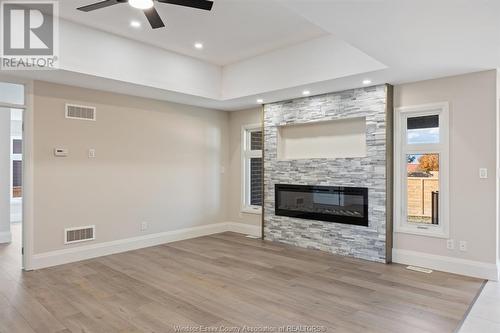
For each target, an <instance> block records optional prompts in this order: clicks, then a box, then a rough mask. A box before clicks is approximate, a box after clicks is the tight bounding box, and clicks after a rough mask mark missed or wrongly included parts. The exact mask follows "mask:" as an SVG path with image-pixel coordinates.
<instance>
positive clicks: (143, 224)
mask: <svg viewBox="0 0 500 333" xmlns="http://www.w3.org/2000/svg"><path fill="white" fill-rule="evenodd" d="M145 230H148V222H142V223H141V231H145Z"/></svg>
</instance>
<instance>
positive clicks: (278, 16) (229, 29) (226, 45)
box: [59, 0, 326, 65]
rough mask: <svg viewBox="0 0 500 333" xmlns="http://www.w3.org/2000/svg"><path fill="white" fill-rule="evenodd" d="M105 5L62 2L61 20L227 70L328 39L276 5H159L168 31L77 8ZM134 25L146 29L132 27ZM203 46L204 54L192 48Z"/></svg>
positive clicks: (132, 14)
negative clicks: (206, 7)
mask: <svg viewBox="0 0 500 333" xmlns="http://www.w3.org/2000/svg"><path fill="white" fill-rule="evenodd" d="M98 1H101V0H64V1H60V2H59V3H60V9H59V11H60V16H61V17H62V18H64V19H67V20H69V21H73V22H77V23H79V24H82V25H86V26H89V27H92V28H96V29H100V30H103V31H107V32H111V33H114V34H118V35H121V36H124V37H127V38H131V39H134V40H138V41H141V42H145V43H148V44H151V45H154V46H158V47H161V48H164V49H167V50H170V51H175V52H178V53H181V54H185V55H189V56H192V57H195V58H198V59H202V60H205V61H207V62H210V63H213V64H217V65H227V64H231V63H234V62H238V61H241V60H243V59H247V58H250V57H253V56H256V55H260V54H263V53H266V52H269V51H273V50H276V49H279V48H282V47H285V46H288V45H292V44H296V43H300V42H302V41H305V40H308V39H311V38H315V37H319V36H321V35H325V34H326V33H325V32H324V31H323V30H322V29H321V28H319V27H318V26H316V25H315V24H313V23H311V22H309V21H307V20H306V19H304V18H302V17H301V16H300V15H298V14H296V13H295V12H294V11H292V10H289V9H288V8H286V7H284V6H282V5H281V4H279V3H277V2H276V1H274V0H215V1H214V6H213V8H212V11H210V12H208V11H204V10H198V9H193V8H186V7H182V6H176V5H170V4H162V3H156V4H155V8H156V9H157V11H158V12H159V14H160V16H161V17H162V19H163V21H164V22H165V25H166V28H163V29H156V30H152V29H151V27H150V25H149V23H148V21H147V20H146V18H145V16H144V14H143V13H142V11H140V10H137V9H134V8H132V7H130V6H129V5H128V4H126V3H123V4H118V5H114V6H111V7H108V8H102V9H99V10H96V11H92V12H88V13H85V12H81V11H78V10H76V8H78V7H81V6H83V5H88V4H91V3H94V2H98ZM132 20H137V21H139V22H141V23H142V26H141V28H139V29H136V28H132V27H131V26H130V22H131V21H132ZM195 42H202V43H203V45H204V49H203V50H197V49H195V48H194V47H193V45H194V43H195Z"/></svg>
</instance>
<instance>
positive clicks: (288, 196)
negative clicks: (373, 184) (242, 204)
mask: <svg viewBox="0 0 500 333" xmlns="http://www.w3.org/2000/svg"><path fill="white" fill-rule="evenodd" d="M274 189H275V214H276V215H279V216H290V217H296V218H300V219H308V220H319V221H326V222H337V223H345V224H354V225H360V226H368V189H367V188H364V187H339V186H310V185H289V184H275V187H274Z"/></svg>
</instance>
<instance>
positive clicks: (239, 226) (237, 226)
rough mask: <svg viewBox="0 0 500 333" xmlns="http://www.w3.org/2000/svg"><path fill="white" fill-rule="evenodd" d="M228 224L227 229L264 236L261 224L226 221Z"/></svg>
mask: <svg viewBox="0 0 500 333" xmlns="http://www.w3.org/2000/svg"><path fill="white" fill-rule="evenodd" d="M226 224H227V226H228V230H227V231H232V232H237V233H239V234H245V235H251V236H256V237H260V236H262V228H261V226H260V225H251V224H244V223H237V222H226Z"/></svg>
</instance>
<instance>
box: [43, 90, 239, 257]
mask: <svg viewBox="0 0 500 333" xmlns="http://www.w3.org/2000/svg"><path fill="white" fill-rule="evenodd" d="M34 92H35V97H34V142H35V144H34V165H35V170H34V191H35V192H34V202H35V206H34V216H35V221H34V228H35V229H34V235H35V244H34V246H35V253H41V252H46V251H51V250H57V249H62V248H68V246H65V245H63V229H64V228H65V227H74V226H85V225H91V224H95V225H96V238H97V239H96V243H100V242H106V241H112V240H118V239H125V238H129V237H135V236H141V235H145V234H149V233H158V232H164V231H170V230H175V229H182V228H188V227H193V226H199V225H206V224H211V223H217V222H224V221H226V217H227V216H226V212H227V204H226V203H227V191H226V189H227V181H226V180H227V177H226V175H224V174H222V173H221V171H222V168H225V169H227V166H228V154H227V153H228V151H229V150H228V142H229V136H228V135H229V133H228V128H229V127H228V125H229V116H228V113H227V112H222V111H215V110H208V109H201V108H196V107H190V106H186V105H179V104H173V103H167V102H161V101H154V100H147V99H141V98H137V97H129V96H125V95H118V94H112V93H104V92H99V91H94V90H88V89H81V88H75V87H69V86H62V85H56V84H50V83H45V82H35V86H34ZM67 102H69V103H75V104H83V105H90V106H95V107H97V121H96V122H92V121H80V120H70V119H65V117H64V105H65V103H67ZM55 147H62V148H67V149H69V157H66V158H56V157H54V155H53V149H54V148H55ZM89 148H94V149H96V155H97V157H96V158H94V159H89V158H88V149H89ZM142 221H146V222H148V223H149V229H148V230H147V231H141V230H140V224H141V222H142ZM73 246H80V245H73Z"/></svg>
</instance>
